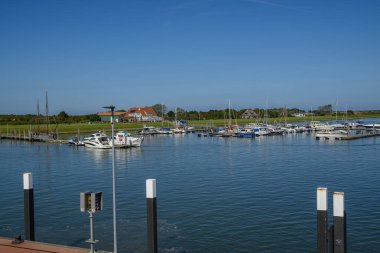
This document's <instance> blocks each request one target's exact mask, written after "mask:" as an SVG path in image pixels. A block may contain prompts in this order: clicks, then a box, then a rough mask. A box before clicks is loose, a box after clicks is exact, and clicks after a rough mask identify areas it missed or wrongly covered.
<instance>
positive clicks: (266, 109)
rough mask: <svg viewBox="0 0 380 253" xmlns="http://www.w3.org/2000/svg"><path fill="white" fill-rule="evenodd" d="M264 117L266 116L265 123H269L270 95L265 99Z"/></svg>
mask: <svg viewBox="0 0 380 253" xmlns="http://www.w3.org/2000/svg"><path fill="white" fill-rule="evenodd" d="M264 118H265V125H268V97H267V99H266V101H265V114H264Z"/></svg>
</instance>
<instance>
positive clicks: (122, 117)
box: [97, 112, 127, 122]
mask: <svg viewBox="0 0 380 253" xmlns="http://www.w3.org/2000/svg"><path fill="white" fill-rule="evenodd" d="M97 115H98V116H99V117H100V120H101V121H102V122H111V112H99V113H98V114H97ZM114 119H115V122H126V121H127V112H114Z"/></svg>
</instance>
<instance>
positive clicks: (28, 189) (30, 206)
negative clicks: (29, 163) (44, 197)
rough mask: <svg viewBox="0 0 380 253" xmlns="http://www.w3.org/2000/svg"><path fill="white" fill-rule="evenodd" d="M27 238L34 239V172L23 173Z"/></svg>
mask: <svg viewBox="0 0 380 253" xmlns="http://www.w3.org/2000/svg"><path fill="white" fill-rule="evenodd" d="M23 181H24V229H25V239H26V240H30V241H34V240H35V236H34V194H33V177H32V173H24V174H23Z"/></svg>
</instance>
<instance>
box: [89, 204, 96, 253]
mask: <svg viewBox="0 0 380 253" xmlns="http://www.w3.org/2000/svg"><path fill="white" fill-rule="evenodd" d="M89 213H90V245H91V251H90V253H94V252H95V251H94V215H93V213H92V212H91V211H90V212H89Z"/></svg>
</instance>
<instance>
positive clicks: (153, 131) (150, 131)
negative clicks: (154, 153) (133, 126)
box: [139, 126, 159, 135]
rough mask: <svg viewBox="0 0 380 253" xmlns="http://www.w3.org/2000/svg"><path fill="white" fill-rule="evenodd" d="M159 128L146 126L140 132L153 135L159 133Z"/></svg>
mask: <svg viewBox="0 0 380 253" xmlns="http://www.w3.org/2000/svg"><path fill="white" fill-rule="evenodd" d="M158 133H159V132H158V131H157V128H155V127H153V126H144V127H143V129H142V130H141V131H140V132H139V134H142V135H153V134H158Z"/></svg>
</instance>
